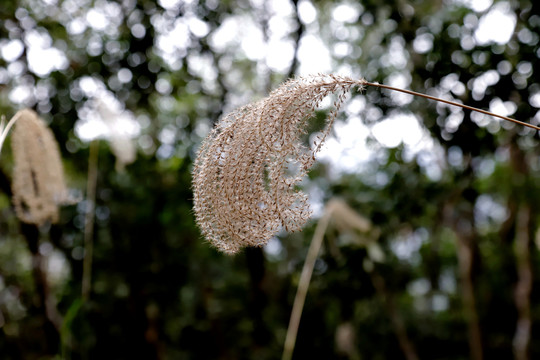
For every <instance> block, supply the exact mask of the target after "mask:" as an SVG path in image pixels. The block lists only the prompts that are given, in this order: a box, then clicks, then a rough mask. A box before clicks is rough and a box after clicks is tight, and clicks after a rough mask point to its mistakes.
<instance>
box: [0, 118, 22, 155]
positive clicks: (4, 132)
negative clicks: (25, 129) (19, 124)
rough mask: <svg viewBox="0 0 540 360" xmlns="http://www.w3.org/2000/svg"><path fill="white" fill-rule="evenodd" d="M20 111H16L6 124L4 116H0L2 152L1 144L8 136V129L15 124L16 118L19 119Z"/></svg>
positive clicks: (0, 150)
mask: <svg viewBox="0 0 540 360" xmlns="http://www.w3.org/2000/svg"><path fill="white" fill-rule="evenodd" d="M20 117H21V116H20V113H17V114H16V115H15V116H14V117H12V118H11V120H9V122H8V123H7V125H6V118H5V117H4V116H2V120H1V122H0V152H2V146H3V145H4V142H5V141H6V137H7V136H8V133H9V130H10V129H11V127H12V126H13V125H14V124H15V122H16V121H17V119H19V118H20Z"/></svg>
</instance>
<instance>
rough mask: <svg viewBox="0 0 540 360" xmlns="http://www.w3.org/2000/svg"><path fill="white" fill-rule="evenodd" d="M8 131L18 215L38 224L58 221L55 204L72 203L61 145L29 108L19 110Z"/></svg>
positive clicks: (22, 219)
mask: <svg viewBox="0 0 540 360" xmlns="http://www.w3.org/2000/svg"><path fill="white" fill-rule="evenodd" d="M15 117H17V118H18V120H17V123H16V125H15V127H14V129H13V133H12V135H11V146H12V149H13V158H14V164H15V165H14V170H13V183H12V190H13V204H14V207H15V212H16V214H17V217H18V218H19V219H20V220H21V221H23V222H26V223H30V224H36V225H41V224H43V223H45V222H47V221H51V222H53V223H54V222H57V221H58V205H61V204H67V203H72V202H73V200H72V199H71V198H70V196H69V194H68V190H67V188H66V183H65V181H64V169H63V166H62V160H61V157H60V149H59V148H58V143H57V142H56V140H55V138H54V135H53V133H52V131H51V130H50V129H49V128H48V127H47V125H46V124H45V122H44V121H43V120H41V119H40V118H39V117H38V115H37V114H36V113H35V112H34V111H32V110H28V109H25V110H21V111H19V112H18V113H17V114H16V115H15Z"/></svg>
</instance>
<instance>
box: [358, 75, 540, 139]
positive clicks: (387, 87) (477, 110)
mask: <svg viewBox="0 0 540 360" xmlns="http://www.w3.org/2000/svg"><path fill="white" fill-rule="evenodd" d="M362 83H363V85H369V86H376V87H379V88H383V89H388V90H394V91H400V92H402V93H405V94H409V95H414V96H420V97H423V98H426V99H430V100H435V101H439V102H443V103H445V104H449V105H453V106H459V107H461V108H464V109H467V110H472V111H476V112H479V113H482V114H485V115H489V116H494V117H497V118H500V119H503V120H506V121H511V122H513V123H516V124H519V125H523V126H526V127H529V128H531V129H535V130H540V127H538V126H535V125H532V124H529V123H526V122H523V121H519V120H516V119H512V118H509V117H507V116H503V115H498V114H494V113H492V112H489V111H486V110H482V109H478V108H475V107H472V106H469V105H464V104H460V103H457V102H455V101H450V100H445V99H441V98H438V97H435V96H431V95H426V94H422V93H419V92H416V91H411V90H405V89H400V88H396V87H393V86H388V85H383V84H378V83H371V82H367V81H366V82H362Z"/></svg>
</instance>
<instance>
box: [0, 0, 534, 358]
mask: <svg viewBox="0 0 540 360" xmlns="http://www.w3.org/2000/svg"><path fill="white" fill-rule="evenodd" d="M474 3H475V2H473V1H470V2H467V1H451V0H446V1H444V0H439V1H410V2H406V1H401V0H364V1H359V2H354V1H339V2H334V1H324V0H316V1H311V2H310V1H308V0H292V1H286V0H282V1H273V2H265V1H248V0H237V1H232V0H226V1H216V0H206V1H205V0H200V1H197V0H192V1H185V2H184V1H172V0H171V1H165V0H163V1H158V2H154V1H145V0H141V1H136V0H123V1H107V0H96V1H91V0H46V1H38V0H19V1H7V0H3V1H1V2H0V55H1V57H0V111H1V113H2V114H5V116H6V117H7V118H8V119H9V118H10V117H11V116H13V114H14V113H15V112H16V111H17V110H18V109H21V108H24V107H30V108H33V109H34V110H36V111H37V112H38V113H39V114H40V116H41V117H42V118H43V119H44V120H45V121H46V122H47V123H48V124H49V126H50V128H51V129H52V130H53V132H54V134H55V136H56V139H57V141H58V143H59V145H60V149H61V152H62V156H63V162H64V167H65V170H66V178H67V182H68V186H69V187H70V188H71V189H73V191H74V192H75V194H78V195H79V196H80V197H81V200H82V201H81V202H79V203H78V204H75V205H69V206H65V207H63V208H62V210H61V218H60V221H59V223H58V224H52V225H51V224H45V225H43V226H40V227H36V226H34V225H28V224H23V223H21V222H19V220H18V219H17V217H16V216H15V213H14V210H13V207H12V206H11V200H10V194H11V187H10V182H11V178H12V168H13V162H12V156H11V151H10V147H9V138H8V141H7V144H6V145H5V146H4V149H3V152H2V155H1V162H0V189H1V192H0V357H1V358H2V359H6V360H11V359H276V358H279V357H280V356H281V353H282V350H283V342H284V339H285V333H286V330H287V325H288V321H289V315H290V311H291V308H292V301H293V298H294V295H295V291H296V286H297V284H298V281H299V275H300V271H301V269H302V265H303V262H304V259H305V256H306V252H307V249H308V246H309V243H310V240H311V237H312V235H313V231H314V227H315V225H316V223H317V219H318V218H319V217H320V215H321V213H322V211H321V209H319V211H318V212H316V216H315V217H314V218H313V221H312V222H310V224H309V226H308V227H306V228H305V229H304V231H303V232H301V233H294V234H287V233H280V234H278V236H277V237H276V238H275V239H273V240H272V242H271V246H269V247H268V248H264V249H260V248H255V249H246V250H245V251H243V252H242V253H240V254H238V255H236V256H233V257H230V256H226V255H223V254H221V253H218V252H217V251H216V250H215V249H213V248H211V247H210V246H209V245H208V244H207V243H206V242H205V241H204V240H203V239H202V238H201V236H200V233H199V231H198V229H197V227H196V225H195V223H194V216H193V213H192V202H191V199H192V193H191V175H190V171H191V167H192V162H193V159H194V156H195V154H196V149H197V147H198V146H199V144H200V143H201V141H202V139H203V138H204V136H205V135H206V134H207V133H208V131H209V129H210V128H211V126H212V124H213V123H214V122H216V121H217V120H218V119H219V117H220V116H221V115H222V114H223V113H225V112H227V111H230V110H232V109H233V108H234V107H236V106H239V105H243V104H245V103H247V102H250V101H252V100H255V99H259V98H261V97H262V96H265V95H266V94H267V93H268V91H269V90H270V89H272V88H274V87H276V86H277V85H278V84H279V83H281V82H282V81H284V80H286V79H287V78H289V77H291V76H293V75H295V74H299V73H301V72H302V68H303V66H304V67H305V68H306V69H310V61H313V62H315V61H316V60H318V59H317V54H314V55H313V54H312V55H311V56H312V58H310V57H309V56H307V57H306V56H305V55H304V56H302V54H303V52H302V47H303V45H306V44H308V43H309V42H311V43H313V41H314V39H315V40H317V41H318V43H320V46H321V53H320V54H321V56H323V55H324V54H325V53H328V54H329V56H330V61H331V63H330V69H323V70H324V71H329V70H332V71H335V72H336V73H344V74H347V75H351V76H355V77H359V76H363V77H366V78H367V79H368V80H369V81H373V82H376V81H378V82H382V83H392V82H393V81H397V80H396V79H398V80H399V81H398V82H397V83H398V84H401V86H403V87H407V88H410V89H413V90H417V91H422V92H426V93H429V94H433V95H438V96H444V97H446V98H449V99H454V100H456V101H460V102H463V103H465V104H467V105H471V106H475V107H479V108H483V109H492V110H496V111H498V112H501V111H502V112H505V113H506V114H507V115H510V116H512V117H515V118H517V119H520V120H522V121H526V122H531V123H535V124H538V123H540V118H539V117H538V116H537V111H538V108H539V107H540V101H539V96H540V95H539V94H540V78H538V79H537V76H536V72H535V71H536V70H535V69H536V68H537V66H536V65H537V64H539V68H540V45H539V40H540V38H539V31H540V3H539V2H537V1H532V0H510V1H497V0H495V1H493V2H491V1H487V2H485V3H486V5H485V6H480V5H478V4H479V2H476V5H474V6H476V7H474V6H472V5H471V4H474ZM481 3H484V2H481ZM478 6H480V7H478ZM497 11H498V12H499V13H501V12H502V13H505V14H507V15H506V19H507V20H508V19H510V23H512V21H513V23H512V24H515V26H514V31H513V34H512V36H511V37H510V39H509V40H506V39H497V38H495V39H492V40H487V41H481V40H480V38H479V35H478V34H477V32H476V31H477V29H478V28H479V27H480V26H481V24H482V21H484V20H485V19H486V16H487V14H488V13H490V12H492V14H493V12H495V13H496V12H497ZM506 24H507V23H506V22H501V23H500V25H501V26H506ZM224 29H229V30H228V31H232V34H233V35H232V36H229V37H227V36H225V35H226V34H227V32H226V31H224ZM230 29H233V30H230ZM254 29H255V30H256V31H255V30H254ZM252 32H253V33H254V36H255V35H256V36H258V37H256V38H255V39H256V40H255V42H258V43H259V45H261V44H262V46H266V45H268V47H267V52H266V53H264V54H262V55H260V54H259V53H258V52H257V51H254V53H252V52H250V44H249V41H244V40H242V39H243V36H246V33H247V34H250V33H252ZM494 33H496V32H495V31H494ZM223 34H225V35H223ZM228 34H231V32H229V33H228ZM276 39H277V40H276ZM278 40H279V41H281V42H285V43H286V46H285V49H288V50H287V51H283V54H281V52H280V51H282V49H283V48H282V47H279V46H278V47H276V48H274V47H272V46H271V44H274V42H273V41H278ZM306 46H307V45H306ZM36 49H38V50H36ZM39 49H41V50H39ZM280 49H281V50H280ZM252 50H256V47H253V48H252ZM36 51H37V52H36ZM270 58H271V59H273V60H272V61H269V60H268V59H270ZM51 59H52V60H51ZM276 59H277V60H276ZM51 61H52V63H51ZM88 84H90V85H88ZM92 84H93V85H92ZM92 86H94V87H92ZM92 89H94V90H92ZM95 89H99V91H98V90H95ZM103 94H106V95H107V96H108V97H109V98H114V99H116V100H115V101H117V104H121V109H124V110H122V111H123V113H122V114H124V115H125V114H129V117H130V118H131V119H132V120H133V121H135V123H136V124H138V129H139V131H138V133H136V134H133V135H132V140H131V141H132V142H133V144H135V146H136V149H137V158H136V161H135V162H133V163H131V164H128V165H126V167H125V169H124V170H122V169H119V168H118V167H117V166H116V159H115V156H114V154H113V152H112V151H111V145H110V144H111V143H112V140H111V139H110V138H109V139H108V138H102V139H100V140H99V142H95V143H94V144H95V145H97V147H98V150H99V160H98V174H97V190H96V202H95V208H92V207H91V206H88V205H89V201H88V199H87V198H86V181H87V176H88V162H89V153H90V148H91V146H90V143H89V142H88V141H87V139H84V132H83V133H82V134H83V135H82V136H81V133H80V132H78V131H77V130H76V129H77V127H76V123H77V124H81V122H80V121H81V118H84V115H85V114H88V111H89V110H88V109H89V107H90V106H91V104H92V101H94V100H95V99H93V97H96V96H97V97H99V96H101V95H103ZM103 96H105V95H103ZM359 99H361V100H359ZM350 101H351V102H353V103H354V104H356V105H357V106H356V113H354V111H355V110H354V108H353V107H352V106H351V107H350V108H347V109H346V110H344V111H343V113H342V115H341V118H340V124H341V125H343V124H345V123H346V121H347V117H348V116H349V117H350V116H355V117H358V118H360V119H361V121H362V123H363V124H365V125H366V126H367V128H368V129H372V128H374V126H376V124H377V123H380V122H381V121H384V120H385V119H388V118H390V117H393V116H396V114H401V115H403V114H405V115H407V116H414V117H415V118H416V119H417V120H418V122H419V123H420V124H421V126H422V129H423V131H424V137H423V139H422V142H423V143H422V144H424V145H425V147H424V148H421V149H419V150H418V149H417V150H416V151H413V150H412V149H411V146H409V145H407V141H406V139H404V141H402V142H400V143H399V144H398V145H397V146H394V147H386V146H384V144H381V143H379V142H378V141H377V139H376V137H375V136H373V135H372V134H368V136H367V140H366V145H365V147H363V148H362V149H358V151H357V152H358V156H359V157H362V158H363V159H365V160H364V161H363V163H362V165H361V166H358V167H357V169H353V170H352V171H351V169H349V171H337V170H336V168H339V164H340V161H341V159H340V158H335V159H333V162H330V161H328V160H327V158H325V159H326V160H325V161H321V162H318V163H317V165H316V167H315V168H314V169H313V171H312V172H311V173H310V177H309V179H308V180H307V181H306V188H309V189H310V194H318V196H317V197H316V198H317V201H318V203H319V204H325V203H327V202H328V201H329V200H331V199H334V198H339V199H342V200H343V201H344V202H345V203H346V204H348V206H350V207H351V208H352V209H354V211H355V212H356V213H357V214H358V215H359V216H362V217H364V218H367V219H369V220H370V221H371V223H372V230H371V231H370V232H369V233H367V234H366V233H360V232H358V231H355V230H351V229H350V228H348V227H344V226H340V223H339V221H338V220H339V219H334V220H335V221H332V222H331V224H330V227H329V229H328V230H327V233H326V238H325V242H324V246H323V249H322V252H321V254H320V258H319V259H318V260H317V263H316V266H315V272H314V276H313V279H312V282H311V285H310V289H309V292H308V295H307V300H306V304H305V307H304V313H303V317H302V321H301V324H300V329H299V333H298V338H297V344H296V349H295V353H294V357H293V358H294V359H307V358H311V359H402V358H404V359H405V358H406V359H409V360H411V359H475V360H478V359H482V358H486V359H493V358H506V359H508V358H515V359H534V358H539V357H540V343H539V342H538V341H534V339H538V338H539V337H540V333H539V331H540V329H539V325H540V307H539V306H538V304H539V303H540V291H539V289H540V284H539V282H538V279H540V262H539V260H540V258H539V252H538V246H539V245H540V234H539V233H538V219H539V217H540V206H539V205H538V204H540V185H539V184H540V182H539V181H538V180H539V178H540V157H539V153H540V150H539V148H538V141H539V138H538V134H537V133H536V132H535V131H533V130H530V129H527V128H523V127H520V126H516V125H513V124H509V123H501V122H500V121H499V120H495V119H492V118H489V117H487V116H484V115H477V114H472V113H471V112H469V111H463V110H461V109H453V108H450V107H448V106H446V105H441V104H437V103H434V102H429V101H427V100H425V99H420V98H414V99H413V98H410V97H403V96H398V95H395V94H391V93H389V92H388V91H380V90H378V89H367V90H366V91H365V92H364V93H358V92H355V93H354V94H352V99H351V100H350ZM358 104H360V105H358ZM126 116H127V115H126ZM321 118H322V116H321ZM83 120H84V119H83ZM315 123H316V121H315ZM336 125H337V124H336ZM341 125H337V126H338V127H339V126H341ZM386 129H387V130H386V131H393V129H392V128H391V127H387V128H386ZM336 139H337V141H338V142H339V141H340V137H339V136H337V137H336ZM109 140H111V141H109ZM428 145H429V146H428ZM366 149H367V151H369V153H370V154H371V155H369V156H366V154H365V153H360V152H361V151H366ZM350 153H351V154H353V156H354V155H355V150H354V149H352V150H350ZM319 208H320V206H319ZM88 209H92V210H93V211H95V222H94V227H93V230H94V231H93V241H94V249H93V255H92V259H93V266H92V269H93V272H92V277H91V291H90V293H89V296H88V298H87V299H83V298H82V297H81V291H82V290H81V287H82V272H83V258H84V254H85V253H84V223H85V220H84V219H85V216H86V212H87V211H88Z"/></svg>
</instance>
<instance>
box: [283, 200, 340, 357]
mask: <svg viewBox="0 0 540 360" xmlns="http://www.w3.org/2000/svg"><path fill="white" fill-rule="evenodd" d="M331 216H332V211H331V209H328V208H327V211H325V213H324V216H323V217H322V218H321V219H320V220H319V222H318V223H317V227H316V228H315V234H314V235H313V239H312V240H311V245H310V246H309V250H308V253H307V256H306V262H305V263H304V267H303V268H302V274H301V275H300V282H299V283H298V289H297V290H296V296H295V297H294V303H293V309H292V312H291V318H290V320H289V328H288V329H287V336H286V338H285V346H284V348H283V356H282V357H281V360H291V359H292V355H293V351H294V345H295V343H296V335H297V334H298V326H299V325H300V317H301V316H302V309H303V308H304V302H305V301H306V295H307V291H308V288H309V283H310V281H311V275H312V274H313V267H314V266H315V261H316V260H317V255H318V254H319V250H320V249H321V245H322V241H323V238H324V233H325V232H326V228H327V227H328V222H329V221H330V217H331Z"/></svg>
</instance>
